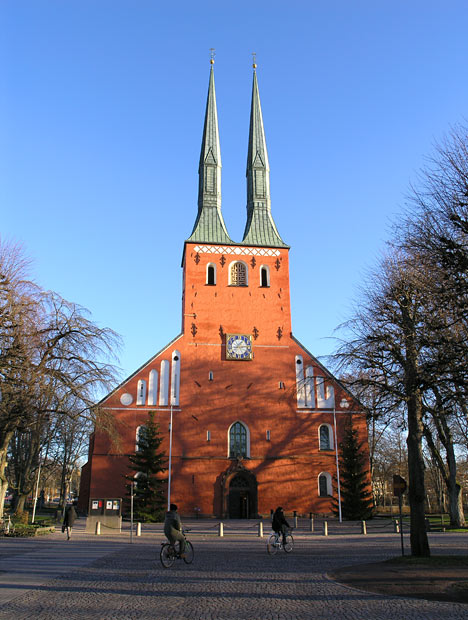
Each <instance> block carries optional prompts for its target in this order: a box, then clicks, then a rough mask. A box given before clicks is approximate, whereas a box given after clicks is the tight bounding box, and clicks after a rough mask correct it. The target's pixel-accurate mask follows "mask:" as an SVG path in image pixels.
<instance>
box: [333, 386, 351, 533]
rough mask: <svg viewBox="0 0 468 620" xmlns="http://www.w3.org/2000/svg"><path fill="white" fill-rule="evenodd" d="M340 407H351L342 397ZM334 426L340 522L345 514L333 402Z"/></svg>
mask: <svg viewBox="0 0 468 620" xmlns="http://www.w3.org/2000/svg"><path fill="white" fill-rule="evenodd" d="M340 407H342V408H345V409H347V408H348V407H349V403H348V401H347V400H346V399H344V398H343V399H342V400H341V402H340ZM333 427H334V432H335V459H336V481H337V486H338V515H339V519H340V523H342V521H343V516H342V513H341V485H340V464H339V460H338V436H337V433H336V405H335V402H333Z"/></svg>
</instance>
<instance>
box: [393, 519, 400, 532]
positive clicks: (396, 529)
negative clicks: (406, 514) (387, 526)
mask: <svg viewBox="0 0 468 620" xmlns="http://www.w3.org/2000/svg"><path fill="white" fill-rule="evenodd" d="M393 526H394V528H395V529H394V531H395V534H399V533H400V525H399V523H398V519H395V521H394V522H393Z"/></svg>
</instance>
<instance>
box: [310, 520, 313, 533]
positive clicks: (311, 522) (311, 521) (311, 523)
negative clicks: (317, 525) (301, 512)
mask: <svg viewBox="0 0 468 620" xmlns="http://www.w3.org/2000/svg"><path fill="white" fill-rule="evenodd" d="M310 531H311V532H313V531H314V519H313V517H310Z"/></svg>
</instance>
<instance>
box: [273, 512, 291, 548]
mask: <svg viewBox="0 0 468 620" xmlns="http://www.w3.org/2000/svg"><path fill="white" fill-rule="evenodd" d="M271 527H272V528H273V531H274V532H277V533H278V534H282V535H283V545H285V544H286V534H287V532H288V529H289V528H290V525H289V523H288V522H287V521H286V517H285V516H284V512H283V508H282V507H281V506H278V508H277V509H276V510H275V512H274V514H273V521H272V523H271Z"/></svg>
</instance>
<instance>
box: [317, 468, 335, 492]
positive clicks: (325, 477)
mask: <svg viewBox="0 0 468 620" xmlns="http://www.w3.org/2000/svg"><path fill="white" fill-rule="evenodd" d="M318 487H319V489H318V490H319V496H320V497H331V495H332V485H331V476H330V474H329V473H328V472H323V473H321V474H320V475H319V477H318Z"/></svg>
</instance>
